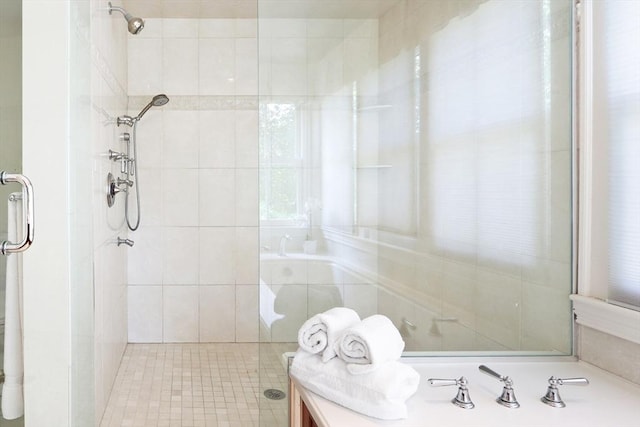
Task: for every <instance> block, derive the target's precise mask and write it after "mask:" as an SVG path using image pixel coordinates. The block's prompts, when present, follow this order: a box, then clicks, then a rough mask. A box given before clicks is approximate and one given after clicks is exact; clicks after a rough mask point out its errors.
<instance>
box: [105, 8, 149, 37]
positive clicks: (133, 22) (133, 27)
mask: <svg viewBox="0 0 640 427" xmlns="http://www.w3.org/2000/svg"><path fill="white" fill-rule="evenodd" d="M114 10H115V11H117V12H120V13H121V14H122V16H124V19H126V20H127V24H128V27H129V32H130V33H131V34H138V33H139V32H140V31H142V29H143V28H144V21H143V20H142V18H137V17H135V16H131V14H130V13H129V12H127V11H126V10H124V9H123V8H121V7H118V6H113V5H111V2H109V15H111V14H112V13H113V11H114Z"/></svg>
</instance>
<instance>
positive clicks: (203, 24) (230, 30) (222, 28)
mask: <svg viewBox="0 0 640 427" xmlns="http://www.w3.org/2000/svg"><path fill="white" fill-rule="evenodd" d="M199 21H200V28H199V37H200V38H201V39H207V38H228V37H229V36H231V35H233V34H234V33H235V23H234V21H235V20H234V19H199Z"/></svg>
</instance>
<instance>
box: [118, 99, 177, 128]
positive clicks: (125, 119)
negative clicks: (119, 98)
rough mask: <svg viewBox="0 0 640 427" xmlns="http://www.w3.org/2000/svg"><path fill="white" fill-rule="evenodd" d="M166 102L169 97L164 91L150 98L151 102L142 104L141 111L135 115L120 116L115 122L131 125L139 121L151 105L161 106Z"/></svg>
mask: <svg viewBox="0 0 640 427" xmlns="http://www.w3.org/2000/svg"><path fill="white" fill-rule="evenodd" d="M167 102H169V97H168V96H167V95H165V94H164V93H161V94H159V95H156V96H154V97H153V98H152V99H151V102H149V103H148V104H147V105H145V106H144V108H143V109H142V111H140V113H138V115H137V116H136V117H131V116H120V117H118V119H117V124H118V126H120V125H127V126H133V124H134V123H135V122H137V121H139V120H140V119H141V118H142V116H144V115H145V113H146V112H147V111H149V109H150V108H151V107H162V106H163V105H165V104H166V103H167Z"/></svg>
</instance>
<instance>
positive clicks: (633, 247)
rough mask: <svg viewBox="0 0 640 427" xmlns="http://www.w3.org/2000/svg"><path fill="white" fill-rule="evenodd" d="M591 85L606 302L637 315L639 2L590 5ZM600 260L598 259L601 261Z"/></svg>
mask: <svg viewBox="0 0 640 427" xmlns="http://www.w3.org/2000/svg"><path fill="white" fill-rule="evenodd" d="M594 4H597V6H596V9H595V10H594V21H595V22H594V24H595V28H601V29H602V31H595V32H594V35H593V40H594V44H595V48H596V49H595V52H594V60H595V61H594V64H595V65H594V74H593V75H594V83H595V85H596V86H597V87H599V88H601V91H602V92H603V93H600V94H598V95H599V96H597V98H596V102H603V103H605V106H604V107H605V108H604V111H605V114H602V115H599V116H597V117H594V121H597V122H599V123H598V126H602V129H603V130H604V132H602V133H601V135H602V136H603V137H604V138H605V139H606V140H605V141H597V140H596V141H594V144H599V143H601V144H607V149H608V150H607V151H608V160H607V164H606V168H607V174H606V175H607V178H608V179H607V185H606V189H607V196H606V197H603V200H606V202H607V212H606V215H607V221H606V224H607V227H608V228H607V240H606V241H607V244H608V256H607V258H608V259H607V260H606V261H607V271H608V280H609V289H608V298H609V301H610V302H612V303H615V304H620V305H623V306H627V307H631V308H635V309H636V310H640V1H637V0H610V1H606V2H595V3H594ZM604 261H605V260H602V262H604Z"/></svg>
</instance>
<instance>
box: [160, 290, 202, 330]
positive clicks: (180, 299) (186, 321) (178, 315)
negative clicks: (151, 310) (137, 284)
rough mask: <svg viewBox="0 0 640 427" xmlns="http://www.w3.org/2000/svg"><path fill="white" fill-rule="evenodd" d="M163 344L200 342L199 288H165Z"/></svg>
mask: <svg viewBox="0 0 640 427" xmlns="http://www.w3.org/2000/svg"><path fill="white" fill-rule="evenodd" d="M162 320H163V324H164V327H163V331H162V340H163V342H198V287H197V286H164V287H163V312H162Z"/></svg>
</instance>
